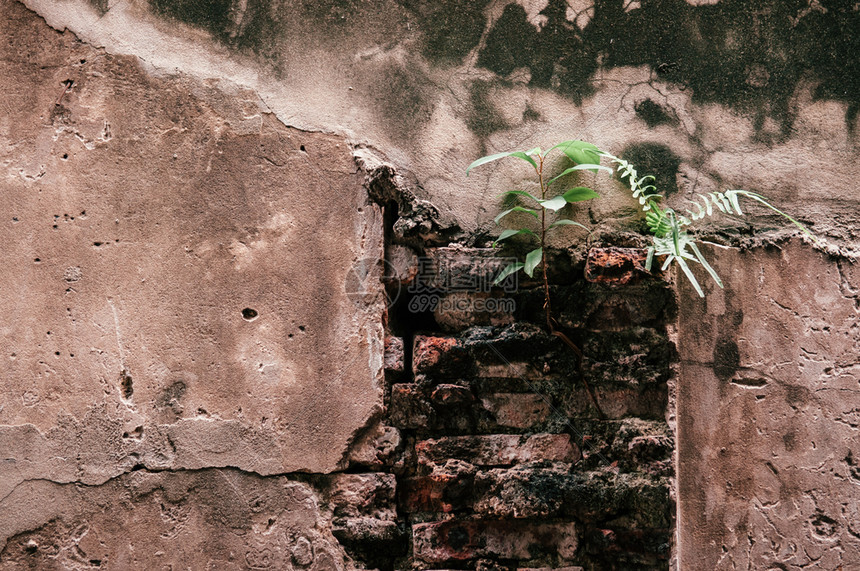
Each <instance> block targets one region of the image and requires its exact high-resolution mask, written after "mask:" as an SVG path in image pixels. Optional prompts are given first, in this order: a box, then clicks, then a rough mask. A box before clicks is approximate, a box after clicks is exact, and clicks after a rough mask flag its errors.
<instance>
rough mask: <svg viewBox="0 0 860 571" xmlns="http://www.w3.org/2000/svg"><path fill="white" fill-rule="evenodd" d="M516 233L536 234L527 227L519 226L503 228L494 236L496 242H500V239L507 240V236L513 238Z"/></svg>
mask: <svg viewBox="0 0 860 571" xmlns="http://www.w3.org/2000/svg"><path fill="white" fill-rule="evenodd" d="M517 234H531V235H532V236H537V234H535V233H534V232H532V231H531V230H529V229H528V228H520V229H519V230H505V231H503V232H502V233H501V234H499V237H498V238H496V243H498V242H501V241H502V240H507V239H508V238H513V237H514V236H516V235H517Z"/></svg>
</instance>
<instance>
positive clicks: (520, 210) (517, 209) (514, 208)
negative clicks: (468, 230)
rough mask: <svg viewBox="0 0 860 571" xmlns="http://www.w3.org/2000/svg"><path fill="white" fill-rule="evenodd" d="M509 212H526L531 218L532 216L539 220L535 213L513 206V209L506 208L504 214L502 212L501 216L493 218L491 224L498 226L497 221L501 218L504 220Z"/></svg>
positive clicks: (528, 209)
mask: <svg viewBox="0 0 860 571" xmlns="http://www.w3.org/2000/svg"><path fill="white" fill-rule="evenodd" d="M511 212H527V213H528V214H531V215H532V216H534V217H535V218H537V219H538V220H539V219H540V218H538V215H537V212H535V211H534V210H532V209H531V208H523V207H522V206H514V207H513V208H508V209H507V210H505V211H504V212H502V213H501V214H499V215H498V216H496V217H495V218H493V222H495V223H496V224H498V223H499V220H501V219H502V218H504V217H505V216H507V215H508V214H510V213H511Z"/></svg>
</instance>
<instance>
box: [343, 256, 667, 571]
mask: <svg viewBox="0 0 860 571" xmlns="http://www.w3.org/2000/svg"><path fill="white" fill-rule="evenodd" d="M454 254H456V256H454V257H455V258H456V259H455V262H456V263H449V264H448V265H447V266H445V272H447V274H445V276H444V277H445V279H446V280H448V281H453V282H456V281H457V279H458V276H457V275H455V274H456V272H457V271H458V268H460V269H461V270H463V271H465V272H466V275H463V276H459V278H461V279H462V280H468V279H474V278H475V276H474V275H473V274H474V272H475V271H478V270H475V269H474V268H473V269H469V266H468V265H467V264H464V263H460V262H461V261H462V260H461V259H460V258H462V257H463V256H464V255H465V254H464V250H463V249H457V250H456V252H454V253H453V254H451V253H450V252H449V253H448V254H445V255H454ZM436 255H441V254H439V253H438V252H437V254H436ZM481 259H483V258H481ZM484 262H486V260H484ZM484 262H482V263H484ZM587 264H588V266H587V268H588V275H587V277H588V278H589V279H590V280H591V281H592V282H596V283H588V282H587V281H585V280H574V281H572V282H571V281H569V280H568V281H566V282H562V284H561V285H553V296H554V298H557V299H558V300H560V303H557V305H556V308H557V311H558V315H559V316H560V318H561V320H560V321H561V324H562V327H563V328H564V330H565V333H566V334H567V335H568V336H569V337H570V338H571V339H572V340H573V342H574V343H576V344H577V345H578V346H579V347H580V348H581V350H582V352H583V357H582V360H581V361H580V360H579V358H578V357H577V355H576V353H575V352H574V351H572V350H571V349H570V348H569V347H567V346H566V345H565V344H564V343H563V342H562V341H561V340H560V339H558V338H557V337H554V336H552V335H550V334H548V333H547V331H546V330H545V329H544V328H543V327H542V323H541V317H542V315H541V307H540V304H541V303H542V295H541V293H540V292H539V291H536V290H532V289H530V288H520V290H519V291H517V292H514V293H511V294H510V295H512V296H514V297H515V298H516V299H517V301H518V302H519V303H520V305H519V306H518V308H517V310H516V311H517V315H516V316H515V317H516V320H512V321H513V322H511V323H505V322H504V320H501V322H502V323H503V324H501V325H486V320H485V316H482V315H478V314H474V315H470V314H469V313H468V312H465V313H463V312H462V311H459V310H458V313H457V315H456V316H453V317H451V316H445V315H439V311H438V310H437V311H436V314H435V317H436V319H437V322H438V323H439V325H440V329H439V330H438V331H437V332H428V331H422V332H420V333H419V334H416V335H414V336H413V337H412V348H413V349H412V355H411V366H412V370H411V373H412V377H411V378H409V377H408V373H409V372H410V371H405V373H406V374H404V377H403V378H399V380H400V381H403V382H395V383H394V384H393V385H391V393H390V399H389V401H388V402H389V407H388V410H387V416H386V418H385V419H384V421H383V422H384V423H388V424H389V425H390V426H391V427H394V428H396V429H397V430H398V435H400V436H401V437H402V441H403V443H404V447H403V450H402V452H401V456H400V457H401V459H402V462H401V464H400V465H399V466H401V467H400V468H398V469H397V470H398V474H399V476H398V482H397V502H396V503H397V510H398V513H397V521H398V522H399V523H400V524H401V525H403V526H405V528H406V529H411V542H410V547H409V549H408V550H407V552H406V554H405V556H404V558H402V559H397V561H396V562H395V561H394V560H390V563H389V564H391V565H403V564H406V563H408V564H409V565H411V566H412V567H413V568H417V569H440V568H469V569H472V568H473V569H484V570H490V569H492V570H501V569H505V570H513V569H571V570H575V569H594V570H600V569H666V568H668V566H669V561H670V557H671V552H672V536H673V526H674V521H673V514H674V506H673V501H672V498H671V494H670V482H671V478H672V477H673V466H672V454H673V452H674V438H673V435H672V432H671V430H670V429H669V426H668V425H667V423H666V416H667V404H668V398H669V382H670V381H671V379H672V374H673V370H672V364H673V362H674V361H675V360H676V355H675V349H674V345H673V344H672V342H671V341H670V340H669V337H668V335H667V330H666V323H668V322H669V321H670V320H671V319H672V318H673V312H674V309H673V308H674V303H673V299H672V296H671V293H670V292H668V290H667V287H666V285H665V284H664V283H663V282H661V281H659V280H655V279H654V278H651V277H649V276H648V275H647V274H646V273H645V272H644V271H643V264H644V254H643V253H642V251H640V250H625V249H617V248H616V249H613V248H609V249H605V250H601V251H600V252H594V253H592V254H591V255H589V256H588V257H587ZM601 264H602V265H603V266H601ZM482 267H483V266H482ZM486 269H487V268H483V269H481V270H480V271H485V270H486ZM580 269H581V268H580ZM580 275H581V274H580ZM439 279H441V278H439ZM456 294H457V295H459V296H461V297H463V296H466V297H468V295H469V294H468V293H464V292H462V291H460V292H457V293H456ZM474 295H475V296H480V295H484V294H482V293H481V292H476V293H475V294H474ZM397 333H398V334H402V335H403V336H404V337H405V338H406V343H408V342H409V339H408V332H406V333H403V332H397ZM583 381H586V382H587V383H588V384H589V385H590V386H591V387H592V388H593V390H594V393H595V394H596V395H597V399H598V402H599V405H600V408H601V410H602V412H603V413H604V416H603V417H601V415H600V414H599V412H598V411H597V408H596V407H595V405H594V402H593V401H592V399H591V397H590V396H589V394H588V391H587V390H586V387H585V383H584V382H583ZM338 533H339V530H335V536H336V537H340V536H339V535H338Z"/></svg>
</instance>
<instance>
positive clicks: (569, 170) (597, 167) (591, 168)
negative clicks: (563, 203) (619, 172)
mask: <svg viewBox="0 0 860 571" xmlns="http://www.w3.org/2000/svg"><path fill="white" fill-rule="evenodd" d="M599 170H604V171H606V172H608V173H609V174H612V169H611V168H609V167H605V166H603V165H598V164H588V163H586V164H582V165H576V166H573V167H570V168H567V169H564V170H563V171H562V172H561V173H560V174H559V175H558V176H554V177H553V178H551V179H549V182H548V183H546V184H547V185H550V184H552V183H554V182H555V181H557V180H558V179H560V178H561V177H563V176H567V175H569V174H570V173H572V172H576V171H591V172H597V171H599Z"/></svg>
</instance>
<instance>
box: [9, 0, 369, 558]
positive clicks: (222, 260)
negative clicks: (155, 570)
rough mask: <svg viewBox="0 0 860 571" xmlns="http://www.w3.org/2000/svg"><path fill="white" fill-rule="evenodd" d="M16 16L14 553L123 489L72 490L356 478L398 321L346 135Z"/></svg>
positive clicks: (221, 85)
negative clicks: (347, 473) (387, 326)
mask: <svg viewBox="0 0 860 571" xmlns="http://www.w3.org/2000/svg"><path fill="white" fill-rule="evenodd" d="M2 14H3V16H2V23H0V26H2V29H3V36H4V38H5V40H4V42H3V44H2V46H0V76H2V77H4V78H6V79H7V81H8V82H9V85H10V88H9V89H6V90H3V92H2V93H0V109H3V110H4V113H3V116H2V123H0V137H2V140H3V141H4V143H5V144H4V145H3V146H2V150H0V164H2V165H3V171H2V182H0V184H2V187H3V188H2V192H0V212H2V213H3V217H4V219H3V220H2V223H0V236H2V241H3V243H4V244H5V247H4V249H3V252H2V253H0V263H2V266H3V267H4V268H5V269H4V271H3V272H2V275H0V291H2V292H3V294H4V295H3V299H2V301H0V304H2V314H3V321H2V329H0V330H2V335H3V344H2V345H3V355H2V367H1V368H0V371H2V373H0V391H2V394H3V399H2V402H0V512H2V513H3V514H4V524H3V526H2V531H0V538H2V543H5V541H6V539H7V538H8V537H9V536H10V535H11V534H15V533H21V532H24V531H26V526H24V527H21V526H22V525H23V524H24V522H31V523H33V522H35V521H36V520H40V521H41V522H42V523H43V524H44V523H46V522H48V521H53V518H54V516H52V515H50V514H49V513H48V512H50V513H54V512H53V511H52V510H65V509H66V508H68V506H70V505H72V504H74V501H75V500H74V498H75V497H77V495H79V494H81V493H83V495H84V496H86V497H88V498H90V499H86V500H81V501H82V502H84V504H87V505H90V504H92V505H90V507H87V508H86V509H91V508H92V509H96V506H97V505H98V501H99V500H98V497H99V496H100V495H101V494H103V493H104V494H107V493H108V492H107V490H104V491H102V492H99V491H97V490H90V491H88V492H85V493H84V492H80V491H79V490H81V489H84V488H80V489H79V488H76V487H75V486H71V485H68V484H72V483H79V484H81V485H84V486H95V485H102V484H104V485H105V486H113V485H114V484H105V483H106V482H112V481H114V480H115V479H116V478H117V477H120V476H122V475H123V474H126V473H129V472H131V471H132V470H140V469H147V470H188V469H202V468H212V467H234V468H238V469H241V470H243V471H247V472H255V473H257V474H263V475H271V474H283V473H288V472H317V473H325V472H331V471H333V470H336V469H338V468H339V467H341V465H342V464H343V463H344V457H345V454H346V453H347V451H348V447H349V444H350V442H351V441H352V439H353V437H354V435H355V434H357V433H358V432H359V431H360V430H362V429H363V427H364V426H365V425H366V424H367V423H368V422H369V420H370V419H371V418H372V417H373V416H374V415H376V414H378V412H379V411H380V409H381V405H382V385H381V380H382V338H383V334H382V314H383V311H384V309H385V305H384V303H385V300H384V293H383V292H382V290H381V285H380V284H379V280H378V279H376V280H374V277H376V273H375V272H377V271H378V266H379V265H381V259H382V219H381V214H380V209H379V207H378V206H376V205H375V204H373V203H372V202H371V201H370V200H369V198H368V197H367V192H366V190H365V189H364V188H363V181H364V173H363V172H361V170H360V169H359V167H358V166H357V165H356V163H355V161H354V160H353V157H352V150H351V148H350V147H349V145H348V144H347V142H346V141H345V140H343V139H342V138H340V137H337V136H333V135H323V134H313V133H307V132H303V131H300V130H297V129H293V128H287V127H285V126H284V125H283V124H281V123H280V122H279V121H278V120H277V119H276V118H274V117H273V116H272V115H271V113H269V112H268V110H267V109H266V106H265V105H264V104H262V103H261V102H260V100H259V98H258V97H257V96H256V95H255V94H254V93H252V92H250V91H248V90H247V89H243V88H240V87H238V86H236V85H234V84H231V83H229V82H224V81H220V80H210V81H201V80H199V79H196V78H192V77H188V76H185V75H182V74H181V73H166V72H159V73H152V72H151V70H149V71H147V70H145V69H144V67H142V65H141V63H140V61H139V60H138V59H137V58H135V57H132V56H115V55H110V54H107V53H105V52H104V51H102V50H98V49H95V48H92V47H90V46H87V45H86V44H83V43H81V42H80V41H78V40H77V39H76V38H75V37H74V36H73V35H72V34H71V33H69V32H64V33H58V32H56V31H54V30H52V29H50V28H49V27H48V26H47V25H46V24H45V22H44V21H42V20H41V19H40V18H38V17H37V16H36V15H35V14H33V13H32V12H30V11H29V10H27V9H26V8H25V7H24V6H22V5H20V4H17V3H15V2H10V1H4V2H3V3H2ZM374 260H376V261H377V262H376V263H375V262H374ZM357 261H361V262H362V263H360V264H358V265H357V264H356V262H357ZM357 266H358V267H360V269H361V272H362V273H361V276H359V277H358V278H357V279H355V278H354V274H355V268H356V267H357ZM353 286H355V287H353ZM219 473H221V472H219ZM221 474H223V473H221ZM135 477H139V474H138V476H135ZM158 477H159V478H162V479H170V478H171V476H167V475H163V476H158ZM176 477H177V478H180V476H176ZM241 477H242V478H247V476H241ZM128 478H132V476H125V479H126V480H127V479H128ZM216 479H217V478H216ZM64 485H65V486H64ZM266 485H267V486H276V485H277V484H276V483H275V481H274V480H273V481H271V482H270V483H267V484H266ZM120 487H121V486H120ZM40 490H41V491H40ZM118 490H119V488H117V493H119V492H118ZM41 493H44V494H45V495H44V496H43V498H44V499H43V500H42V502H44V503H45V504H46V505H44V506H41V507H40V508H39V510H37V511H33V508H34V506H35V505H36V504H38V503H39V502H38V501H35V503H34V500H33V498H34V497H36V496H38V495H39V494H41ZM27 498H30V499H27ZM49 498H55V499H56V505H53V504H54V503H55V502H54V501H52V500H50V499H49ZM22 502H24V503H22ZM27 502H29V503H27ZM87 502H89V503H87ZM81 505H83V504H81ZM63 506H65V507H63ZM79 507H80V506H79ZM80 509H81V510H83V509H84V507H80ZM195 509H196V508H195ZM44 510H47V511H44ZM76 513H77V512H76ZM81 513H83V512H81ZM14 514H17V515H14ZM40 514H41V515H40ZM24 515H26V516H27V517H24ZM115 515H116V517H120V516H119V515H118V514H115ZM150 515H152V516H153V517H156V516H157V513H156V512H153V513H152V514H150ZM81 517H83V516H81ZM129 517H130V516H129ZM147 517H149V516H147ZM34 518H35V519H34ZM40 518H41V519H40ZM46 518H47V519H46ZM84 519H86V518H84ZM156 519H157V517H156ZM121 523H122V522H121V517H120V520H117V521H114V522H113V523H110V524H105V525H120V524H121ZM56 525H60V524H56ZM62 525H68V526H72V527H74V525H73V524H72V522H68V521H64V523H62ZM72 527H70V528H69V529H68V530H66V531H68V532H69V533H73V531H74V530H73V529H72ZM64 529H65V528H64ZM58 533H59V532H58ZM63 533H65V531H64V532H63ZM67 547H68V546H60V549H61V550H63V549H67ZM69 549H71V548H69ZM69 557H72V555H70V556H69ZM96 559H98V557H96ZM113 560H114V561H116V559H115V558H114V559H113ZM176 564H177V565H178V564H179V562H178V560H177V563H176Z"/></svg>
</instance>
